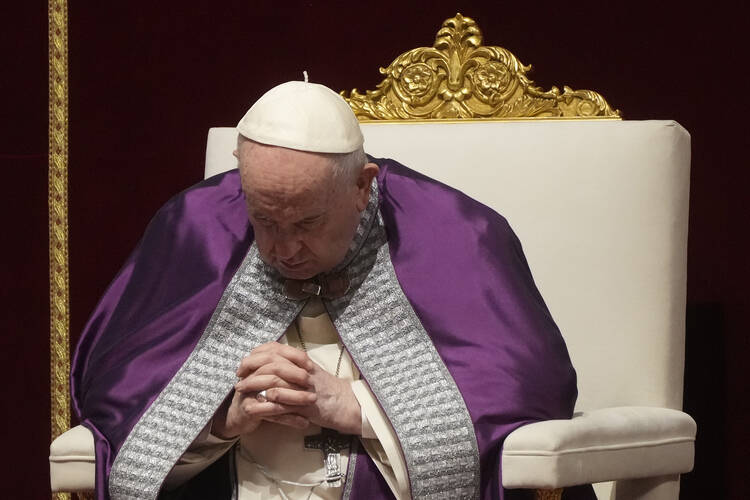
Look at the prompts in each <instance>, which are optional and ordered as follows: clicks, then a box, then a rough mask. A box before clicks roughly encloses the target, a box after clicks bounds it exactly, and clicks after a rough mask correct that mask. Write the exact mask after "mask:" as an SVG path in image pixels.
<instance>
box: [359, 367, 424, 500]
mask: <svg viewBox="0 0 750 500" xmlns="http://www.w3.org/2000/svg"><path fill="white" fill-rule="evenodd" d="M352 391H353V392H354V396H355V397H356V398H357V401H358V402H359V406H360V408H361V410H362V439H361V441H362V445H363V446H364V448H365V450H366V451H367V454H368V455H370V458H372V459H373V461H374V462H375V465H377V467H378V470H379V471H380V473H381V474H382V475H383V478H384V479H385V481H386V483H388V486H389V487H390V488H391V491H392V492H393V494H394V495H395V497H396V498H397V499H398V500H407V499H411V489H410V487H409V476H408V474H407V472H406V460H404V454H403V451H402V450H401V443H399V440H398V438H397V437H396V433H395V432H394V430H393V428H392V427H391V423H390V421H389V420H388V417H386V415H385V413H383V410H382V408H380V405H379V404H378V401H377V399H375V395H374V394H373V393H372V391H370V388H369V387H368V385H367V384H366V383H365V382H364V381H363V380H355V381H354V382H352ZM368 436H374V438H369V437H368Z"/></svg>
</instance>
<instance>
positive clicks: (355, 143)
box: [237, 81, 364, 153]
mask: <svg viewBox="0 0 750 500" xmlns="http://www.w3.org/2000/svg"><path fill="white" fill-rule="evenodd" d="M237 132H239V133H240V134H241V135H243V136H244V137H247V138H248V139H251V140H253V141H255V142H259V143H261V144H268V145H271V146H281V147H284V148H289V149H296V150H299V151H309V152H313V153H351V152H352V151H355V150H357V149H358V148H359V147H360V146H362V144H363V143H364V137H363V136H362V131H361V130H360V129H359V121H358V120H357V117H356V116H354V112H352V109H351V108H350V107H349V105H348V104H347V103H346V101H345V100H344V98H343V97H341V96H340V95H339V94H337V93H336V92H334V91H333V90H331V89H329V88H328V87H325V86H323V85H319V84H317V83H307V82H301V81H292V82H286V83H282V84H281V85H277V86H276V87H274V88H272V89H271V90H269V91H268V92H266V93H265V94H263V95H262V96H261V98H260V99H258V100H257V101H256V102H255V104H253V106H252V107H251V108H250V109H249V110H248V112H247V113H245V116H243V117H242V120H240V123H238V124H237Z"/></svg>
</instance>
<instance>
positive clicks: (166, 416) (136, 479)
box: [109, 245, 302, 499]
mask: <svg viewBox="0 0 750 500" xmlns="http://www.w3.org/2000/svg"><path fill="white" fill-rule="evenodd" d="M281 283H282V282H281V280H280V279H279V277H278V273H277V272H276V271H275V270H273V269H272V268H271V267H269V266H267V265H266V264H264V263H263V262H262V261H261V259H260V255H259V253H258V249H257V247H256V246H255V245H252V246H251V247H250V250H249V252H248V254H247V256H246V257H245V259H244V260H243V262H242V264H241V265H240V268H239V270H238V271H237V273H235V275H234V277H233V278H232V280H231V281H230V283H229V286H228V287H227V289H226V290H225V291H224V294H223V295H222V297H221V300H220V301H219V304H218V306H217V307H216V310H215V311H214V313H213V315H212V316H211V320H210V321H209V323H208V326H207V327H206V329H205V331H204V332H203V335H202V336H201V338H200V340H199V341H198V344H197V345H196V346H195V349H194V350H193V352H192V353H191V354H190V356H189V357H188V359H187V360H186V361H185V363H184V364H183V365H182V367H181V368H180V369H179V370H178V371H177V373H176V374H175V376H174V377H172V380H171V381H170V382H169V384H168V385H167V386H166V387H165V388H164V390H162V392H161V393H160V394H159V396H158V397H157V398H156V399H155V400H154V402H153V403H152V404H151V406H150V407H149V408H148V410H146V412H145V413H144V414H143V416H141V418H140V420H139V421H138V423H137V424H136V425H135V426H134V427H133V429H132V430H131V432H130V434H129V435H128V437H127V439H126V440H125V442H124V443H123V445H122V447H121V448H120V451H119V453H118V454H117V457H116V458H115V461H114V463H113V464H112V470H111V473H110V477H109V493H110V496H111V497H112V498H113V499H146V498H156V496H157V495H158V493H159V489H160V488H161V484H162V482H163V481H164V478H165V477H166V476H167V474H168V473H169V471H170V470H171V469H172V466H173V465H174V464H175V463H177V461H178V460H179V458H180V457H181V456H182V454H183V453H184V452H185V450H186V449H187V448H188V446H189V445H190V443H192V442H193V440H194V439H195V437H196V436H197V435H198V433H199V432H200V431H201V429H203V427H204V426H205V425H206V423H207V422H208V421H209V420H210V419H211V417H212V416H213V414H214V412H215V411H216V408H218V407H219V406H220V405H221V403H222V402H223V401H224V398H225V397H226V396H227V394H229V392H230V391H231V390H232V387H233V386H234V384H235V383H236V381H237V376H236V374H235V372H236V370H237V367H238V366H239V363H240V361H241V360H242V358H243V357H244V356H245V355H247V354H248V353H249V352H250V351H251V350H252V349H253V348H255V347H257V346H259V345H260V344H263V343H266V342H270V341H272V340H275V339H277V338H278V337H279V336H280V335H281V333H283V332H284V330H285V329H286V327H287V326H288V325H289V324H290V323H291V322H292V320H293V319H294V317H295V316H297V314H298V313H299V311H300V309H301V308H302V303H300V302H295V301H291V300H287V299H286V297H285V295H284V291H283V286H282V284H281Z"/></svg>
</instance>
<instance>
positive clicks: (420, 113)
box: [341, 14, 620, 121]
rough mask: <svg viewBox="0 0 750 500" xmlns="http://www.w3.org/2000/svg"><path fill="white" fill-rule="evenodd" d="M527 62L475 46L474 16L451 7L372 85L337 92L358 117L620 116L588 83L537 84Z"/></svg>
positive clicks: (478, 39) (479, 42)
mask: <svg viewBox="0 0 750 500" xmlns="http://www.w3.org/2000/svg"><path fill="white" fill-rule="evenodd" d="M530 70H531V66H524V65H523V64H521V62H520V61H519V60H518V59H517V58H516V57H515V56H514V55H513V54H512V53H510V52H509V51H508V50H506V49H504V48H502V47H494V46H483V45H482V32H481V31H480V30H479V27H478V26H477V25H476V23H475V22H474V20H473V19H471V18H469V17H464V16H462V15H461V14H456V16H455V17H452V18H450V19H447V20H446V21H445V22H444V23H443V26H442V28H440V30H439V31H438V32H437V36H436V37H435V43H434V44H433V46H432V47H418V48H416V49H412V50H410V51H408V52H404V53H403V54H401V55H400V56H398V57H397V58H396V59H395V60H394V61H393V62H392V63H391V64H390V66H388V67H387V68H380V73H381V74H383V75H385V79H384V80H383V81H382V82H380V83H379V84H378V85H377V87H376V89H375V90H368V91H366V92H365V93H364V94H362V93H360V92H358V91H357V89H353V90H352V91H351V92H350V93H349V95H348V96H347V94H346V92H342V93H341V94H342V95H343V96H344V98H345V99H346V100H347V101H348V102H349V105H350V106H351V107H352V109H353V110H354V114H355V115H357V117H358V118H359V119H360V121H368V120H419V119H422V120H424V119H465V118H494V119H497V118H594V117H609V118H619V117H620V112H619V111H616V110H613V109H612V108H611V107H610V105H609V104H608V103H607V101H606V100H605V99H604V97H602V96H601V95H600V94H598V93H596V92H594V91H591V90H573V89H571V88H569V87H567V86H566V87H564V88H563V93H562V94H561V93H560V91H559V90H558V89H557V87H552V88H551V89H550V90H548V91H543V90H542V89H540V88H539V87H536V86H535V85H534V82H533V81H531V80H529V78H528V77H527V76H526V73H527V72H528V71H530Z"/></svg>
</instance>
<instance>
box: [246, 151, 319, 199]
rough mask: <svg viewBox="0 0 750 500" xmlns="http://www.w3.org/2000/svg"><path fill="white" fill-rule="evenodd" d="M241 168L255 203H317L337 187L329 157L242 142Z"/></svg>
mask: <svg viewBox="0 0 750 500" xmlns="http://www.w3.org/2000/svg"><path fill="white" fill-rule="evenodd" d="M239 170H240V176H241V178H242V190H243V191H244V192H245V195H247V196H248V201H249V202H252V203H256V202H263V203H264V204H268V203H272V202H274V203H287V204H294V205H297V206H302V207H304V206H305V205H318V204H319V203H321V202H326V201H327V199H328V197H329V196H330V195H331V192H332V190H333V187H334V175H333V162H332V160H331V159H330V157H328V156H326V155H320V154H316V153H308V152H304V151H296V150H293V149H287V148H282V147H277V146H266V145H263V144H258V143H253V142H251V141H245V142H243V143H241V144H240V145H239Z"/></svg>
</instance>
